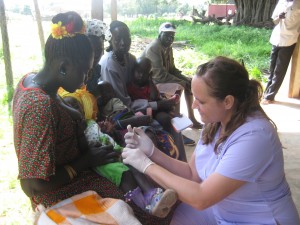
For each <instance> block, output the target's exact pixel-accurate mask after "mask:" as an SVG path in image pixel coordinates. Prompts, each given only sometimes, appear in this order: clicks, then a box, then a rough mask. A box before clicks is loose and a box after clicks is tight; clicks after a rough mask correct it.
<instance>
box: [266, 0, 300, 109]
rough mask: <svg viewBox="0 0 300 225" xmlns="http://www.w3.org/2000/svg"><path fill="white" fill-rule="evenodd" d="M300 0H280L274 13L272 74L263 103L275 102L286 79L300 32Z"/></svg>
mask: <svg viewBox="0 0 300 225" xmlns="http://www.w3.org/2000/svg"><path fill="white" fill-rule="evenodd" d="M299 18H300V2H299V1H295V2H294V3H293V0H279V2H278V3H277V5H276V7H275V10H274V12H273V15H272V19H273V22H274V23H275V25H276V26H275V27H274V29H273V32H272V35H271V38H270V43H271V44H272V51H271V56H270V75H269V78H268V83H267V86H266V89H265V92H264V98H263V100H262V102H261V103H262V104H264V105H268V104H270V103H273V102H274V99H275V96H276V94H277V92H278V90H279V88H280V86H281V84H282V82H283V80H284V77H285V74H286V71H287V68H288V66H289V63H290V60H291V57H292V54H293V51H294V48H295V46H296V43H297V40H298V36H299V32H300V19H299Z"/></svg>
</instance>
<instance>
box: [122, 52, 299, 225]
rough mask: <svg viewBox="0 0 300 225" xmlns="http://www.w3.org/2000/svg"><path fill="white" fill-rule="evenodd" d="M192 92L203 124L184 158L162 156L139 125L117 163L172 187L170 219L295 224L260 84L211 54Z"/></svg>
mask: <svg viewBox="0 0 300 225" xmlns="http://www.w3.org/2000/svg"><path fill="white" fill-rule="evenodd" d="M192 90H193V94H194V96H195V100H194V102H193V108H194V109H197V110H198V111H199V114H200V116H201V121H203V122H204V124H205V125H204V128H203V130H202V132H201V136H200V140H199V142H198V144H197V146H196V149H195V152H194V153H193V155H192V157H191V160H190V161H189V163H184V162H180V161H178V160H175V159H172V158H169V157H167V156H166V155H163V154H161V152H160V151H159V150H158V149H156V148H153V144H152V143H151V140H150V139H149V138H148V137H147V135H145V133H144V132H143V131H142V130H141V129H139V128H134V129H132V128H130V127H128V130H129V132H128V133H127V134H126V135H125V140H126V143H127V146H126V148H124V149H123V153H122V157H123V162H124V163H127V164H130V165H132V166H133V167H135V168H136V169H138V170H139V171H144V172H145V173H146V174H147V175H148V176H150V177H151V178H152V179H153V180H154V181H155V182H157V183H158V184H159V185H161V186H163V187H164V188H172V189H174V190H175V191H176V193H177V194H178V197H179V200H181V201H182V202H183V203H182V204H181V205H180V206H179V207H178V208H177V209H176V211H175V214H174V216H173V220H172V221H171V224H172V225H183V224H184V225H187V224H188V225H198V224H201V225H208V224H209V225H211V224H213V225H216V224H269V225H271V224H272V225H273V224H274V225H275V224H282V225H283V224H291V225H298V224H300V219H299V215H298V212H297V209H296V207H295V204H294V202H293V199H292V197H291V191H290V187H289V185H288V183H287V180H286V177H285V174H284V159H283V153H282V144H281V143H280V139H279V137H278V133H277V131H276V126H275V124H274V123H273V121H272V120H270V118H269V117H268V116H267V114H266V113H265V112H264V110H263V109H262V107H261V105H260V99H261V97H262V94H263V89H262V86H261V84H260V83H259V82H258V81H256V80H254V79H251V80H250V79H249V74H248V72H247V71H246V69H245V67H244V66H243V65H241V64H240V63H238V62H237V61H235V60H232V59H229V58H226V57H216V58H214V59H212V60H210V61H209V62H207V63H204V64H202V65H200V66H199V67H198V68H197V71H196V75H195V76H194V77H193V80H192ZM153 162H154V163H153ZM178 184H180V185H178Z"/></svg>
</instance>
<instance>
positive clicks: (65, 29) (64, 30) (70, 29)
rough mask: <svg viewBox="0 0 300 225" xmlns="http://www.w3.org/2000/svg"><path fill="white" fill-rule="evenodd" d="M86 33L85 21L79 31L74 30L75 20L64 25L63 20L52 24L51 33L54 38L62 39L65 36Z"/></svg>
mask: <svg viewBox="0 0 300 225" xmlns="http://www.w3.org/2000/svg"><path fill="white" fill-rule="evenodd" d="M84 33H85V24H84V23H83V25H82V28H81V30H80V31H79V32H74V21H71V22H70V23H68V24H66V25H65V26H63V25H62V22H61V21H58V23H52V24H51V34H52V37H53V38H54V39H62V38H64V37H74V36H75V35H76V34H84Z"/></svg>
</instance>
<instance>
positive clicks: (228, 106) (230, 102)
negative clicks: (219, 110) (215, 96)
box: [224, 95, 235, 109]
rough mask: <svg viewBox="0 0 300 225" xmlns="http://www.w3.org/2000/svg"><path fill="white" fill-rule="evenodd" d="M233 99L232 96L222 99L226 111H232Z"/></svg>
mask: <svg viewBox="0 0 300 225" xmlns="http://www.w3.org/2000/svg"><path fill="white" fill-rule="evenodd" d="M234 101H235V99H234V97H233V96H232V95H227V96H226V97H225V99H224V105H225V108H226V109H232V107H233V105H234Z"/></svg>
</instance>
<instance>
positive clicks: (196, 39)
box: [0, 19, 271, 225]
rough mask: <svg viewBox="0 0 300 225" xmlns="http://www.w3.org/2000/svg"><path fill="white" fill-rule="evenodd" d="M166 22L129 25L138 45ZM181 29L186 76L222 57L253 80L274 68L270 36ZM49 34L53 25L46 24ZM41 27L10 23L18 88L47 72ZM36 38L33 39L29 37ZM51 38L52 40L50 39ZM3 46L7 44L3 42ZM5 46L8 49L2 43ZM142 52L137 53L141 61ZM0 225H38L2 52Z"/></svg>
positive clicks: (185, 25)
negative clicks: (16, 139)
mask: <svg viewBox="0 0 300 225" xmlns="http://www.w3.org/2000/svg"><path fill="white" fill-rule="evenodd" d="M164 21H166V20H163V19H157V20H153V19H152V20H146V19H137V20H134V21H127V22H126V23H127V24H128V26H129V28H130V30H131V34H132V37H133V40H134V41H139V40H140V38H148V39H149V38H150V39H154V38H156V37H157V35H158V27H159V26H160V24H161V23H162V22H164ZM172 22H174V24H176V26H177V27H178V29H177V34H176V41H188V43H189V45H187V47H185V48H183V49H182V48H181V49H178V48H176V49H175V50H174V57H175V60H176V65H177V67H178V68H179V69H181V70H182V71H183V72H184V74H187V75H193V74H194V72H195V70H196V68H197V66H198V65H199V64H201V63H203V62H205V61H206V60H208V59H210V58H212V57H214V56H216V55H225V56H229V57H231V58H235V59H238V60H241V59H243V60H244V61H245V63H246V67H247V68H248V70H249V71H250V72H251V76H252V77H255V78H256V79H262V78H263V77H262V75H261V71H262V70H264V69H266V68H267V67H268V60H269V52H270V49H271V46H270V45H269V43H268V38H269V36H270V32H271V31H270V30H265V29H256V28H248V27H228V26H214V25H201V24H192V23H191V22H188V21H177V20H172ZM43 26H44V30H45V33H47V31H49V30H50V26H49V23H47V22H45V23H44V24H43ZM36 27H37V26H36V24H35V21H32V20H31V19H24V20H22V21H10V22H9V23H8V31H9V38H10V50H11V56H12V69H13V74H14V85H16V84H17V82H18V80H19V79H20V78H21V77H22V76H23V75H24V74H26V73H28V72H30V71H33V70H38V69H39V68H41V67H42V62H43V60H42V57H41V51H40V45H39V38H38V33H37V28H36ZM27 34H30V35H27ZM45 37H47V35H45ZM0 42H1V40H0ZM0 44H1V45H0V46H2V43H0ZM141 51H142V50H141V49H140V50H137V51H136V52H132V53H133V54H135V55H136V56H139V54H140V53H141ZM0 72H1V74H2V76H0V104H1V107H0V199H1V205H0V224H1V225H2V224H3V225H12V224H22V225H27V224H28V225H29V224H32V211H31V206H30V202H29V199H28V198H27V197H26V196H25V194H24V193H23V192H22V190H21V188H20V185H19V181H18V180H17V175H18V165H17V158H16V154H15V150H14V147H13V133H12V119H11V115H9V113H8V111H9V110H8V106H7V104H6V98H7V95H6V80H5V76H4V74H5V69H4V62H3V53H2V49H0Z"/></svg>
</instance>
